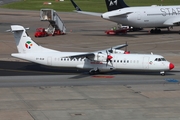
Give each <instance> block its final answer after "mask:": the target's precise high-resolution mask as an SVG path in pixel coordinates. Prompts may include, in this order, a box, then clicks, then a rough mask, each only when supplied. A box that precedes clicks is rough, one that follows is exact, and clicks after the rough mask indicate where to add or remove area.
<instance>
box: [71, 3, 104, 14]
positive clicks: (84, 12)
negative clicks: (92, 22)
mask: <svg viewBox="0 0 180 120" xmlns="http://www.w3.org/2000/svg"><path fill="white" fill-rule="evenodd" d="M71 3H72V4H73V6H74V8H75V9H76V10H74V11H75V12H77V13H81V14H86V15H92V16H99V17H100V16H101V15H102V13H96V12H87V11H82V10H81V8H80V7H79V6H78V5H77V4H76V3H75V2H74V1H73V0H71Z"/></svg>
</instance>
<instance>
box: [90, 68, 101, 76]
mask: <svg viewBox="0 0 180 120" xmlns="http://www.w3.org/2000/svg"><path fill="white" fill-rule="evenodd" d="M98 73H99V70H98V69H97V70H94V69H93V70H90V71H89V74H90V75H96V74H98Z"/></svg>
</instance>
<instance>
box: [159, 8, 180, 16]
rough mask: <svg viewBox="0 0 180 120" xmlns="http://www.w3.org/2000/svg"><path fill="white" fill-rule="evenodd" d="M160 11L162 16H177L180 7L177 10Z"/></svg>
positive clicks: (179, 12)
mask: <svg viewBox="0 0 180 120" xmlns="http://www.w3.org/2000/svg"><path fill="white" fill-rule="evenodd" d="M160 11H161V12H162V15H163V16H166V15H179V14H180V7H178V8H161V9H160Z"/></svg>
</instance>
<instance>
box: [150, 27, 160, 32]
mask: <svg viewBox="0 0 180 120" xmlns="http://www.w3.org/2000/svg"><path fill="white" fill-rule="evenodd" d="M150 33H161V29H158V28H156V29H151V31H150Z"/></svg>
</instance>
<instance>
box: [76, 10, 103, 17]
mask: <svg viewBox="0 0 180 120" xmlns="http://www.w3.org/2000/svg"><path fill="white" fill-rule="evenodd" d="M75 12H77V13H81V14H85V15H92V16H98V17H100V16H101V15H102V13H96V12H87V11H77V10H75Z"/></svg>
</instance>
